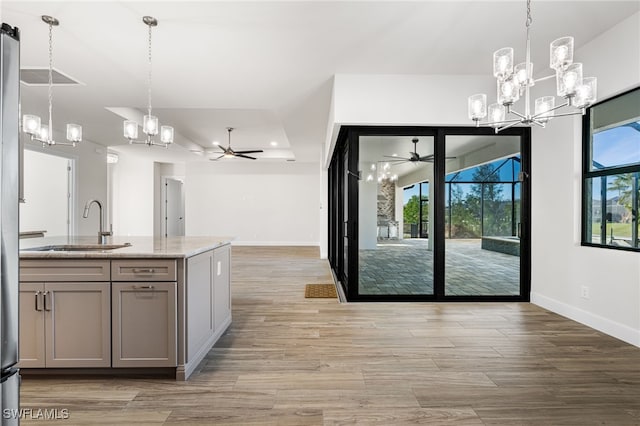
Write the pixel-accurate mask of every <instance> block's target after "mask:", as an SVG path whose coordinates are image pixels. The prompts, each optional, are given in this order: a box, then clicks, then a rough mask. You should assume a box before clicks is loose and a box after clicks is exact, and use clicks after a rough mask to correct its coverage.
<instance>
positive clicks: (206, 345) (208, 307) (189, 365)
mask: <svg viewBox="0 0 640 426" xmlns="http://www.w3.org/2000/svg"><path fill="white" fill-rule="evenodd" d="M230 265H231V246H230V245H228V244H227V245H224V246H221V247H218V248H216V249H213V250H209V251H206V252H203V253H200V254H198V255H195V256H192V257H189V258H188V259H187V260H186V268H185V277H186V285H185V303H184V310H185V326H184V330H185V333H186V338H185V356H184V358H185V366H184V376H185V378H186V377H189V375H190V374H191V373H193V371H195V369H196V368H197V366H198V364H199V363H200V362H201V361H202V360H203V359H204V357H205V356H206V354H207V353H208V352H209V350H210V349H211V347H212V346H213V345H214V344H215V343H216V341H217V340H218V339H219V338H220V336H221V335H222V334H223V333H224V332H225V330H226V329H227V328H228V327H229V325H230V324H231V287H230V286H231V282H230V272H231V266H230Z"/></svg>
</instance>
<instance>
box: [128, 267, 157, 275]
mask: <svg viewBox="0 0 640 426" xmlns="http://www.w3.org/2000/svg"><path fill="white" fill-rule="evenodd" d="M131 272H133V273H134V274H153V273H154V272H155V270H154V269H153V268H146V269H141V268H133V269H132V270H131Z"/></svg>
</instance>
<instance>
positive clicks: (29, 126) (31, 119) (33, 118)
mask: <svg viewBox="0 0 640 426" xmlns="http://www.w3.org/2000/svg"><path fill="white" fill-rule="evenodd" d="M22 130H23V131H24V132H26V133H27V134H29V135H32V136H34V135H38V134H39V133H40V117H38V116H37V115H29V114H25V115H23V116H22Z"/></svg>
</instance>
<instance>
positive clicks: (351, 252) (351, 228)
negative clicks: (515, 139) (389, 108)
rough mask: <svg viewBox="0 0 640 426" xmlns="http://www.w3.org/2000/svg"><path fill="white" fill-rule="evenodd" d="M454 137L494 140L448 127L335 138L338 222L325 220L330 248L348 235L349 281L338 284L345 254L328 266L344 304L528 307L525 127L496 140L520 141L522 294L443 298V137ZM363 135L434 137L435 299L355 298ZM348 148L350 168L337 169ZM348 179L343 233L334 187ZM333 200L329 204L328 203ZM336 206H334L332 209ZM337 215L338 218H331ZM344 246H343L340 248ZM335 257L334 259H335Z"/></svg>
mask: <svg viewBox="0 0 640 426" xmlns="http://www.w3.org/2000/svg"><path fill="white" fill-rule="evenodd" d="M455 135H479V136H481V135H495V132H494V130H493V129H492V128H484V127H480V128H476V127H448V126H439V127H434V126H398V127H393V126H343V127H342V128H341V129H340V132H339V134H338V138H337V142H336V146H335V150H334V153H333V157H332V160H331V166H330V170H329V176H330V178H329V198H330V203H329V209H330V210H329V215H330V218H331V217H333V218H335V219H336V222H337V223H335V222H334V223H333V225H332V224H331V220H329V223H330V225H329V230H328V233H329V245H330V246H332V247H335V246H333V244H334V243H335V241H336V239H337V241H342V238H344V233H345V231H346V232H347V233H348V235H349V237H348V238H349V245H348V253H347V258H348V265H347V268H348V271H347V275H348V277H349V280H348V281H349V282H346V283H345V282H342V281H343V280H342V279H341V278H342V276H343V271H342V270H340V268H341V265H340V264H341V260H339V259H340V256H341V255H342V254H343V253H341V252H340V250H339V249H338V251H339V252H340V253H334V254H337V255H338V256H332V252H331V249H330V251H329V262H330V264H331V268H332V270H333V272H334V276H335V277H336V278H337V280H338V281H340V283H341V285H342V288H343V290H344V293H345V295H346V297H347V300H348V301H350V302H355V301H358V302H359V301H362V302H365V301H372V302H373V301H398V302H401V301H412V302H413V301H447V302H452V301H460V302H478V301H486V302H496V301H512V302H528V301H529V298H530V291H531V250H530V247H531V188H530V182H531V180H530V170H531V129H530V128H528V127H512V128H510V129H506V130H504V131H502V132H500V135H505V136H519V137H520V141H521V144H520V154H521V171H522V173H521V176H520V181H521V183H522V188H521V212H522V213H521V214H522V222H521V229H520V294H519V295H516V296H506V295H504V296H493V295H487V296H471V295H468V296H453V295H446V294H445V277H444V274H445V238H444V236H445V226H444V225H445V182H444V180H445V171H446V169H445V138H446V136H455ZM361 136H432V137H434V138H435V146H434V156H435V158H434V179H433V183H432V184H433V185H434V188H433V189H434V203H433V204H432V208H434V228H433V229H434V234H435V235H434V237H435V240H434V264H433V268H434V277H433V279H434V294H433V295H426V294H425V295H373V294H367V295H363V294H359V292H358V290H359V280H358V273H359V261H358V252H359V247H358V232H359V229H358V196H359V194H358V180H359V171H358V161H359V158H358V156H359V139H360V137H361ZM347 147H348V152H349V158H348V161H347V165H348V169H349V170H347V171H346V173H344V172H345V171H344V170H338V169H339V168H340V166H339V165H341V164H344V162H343V161H342V160H343V159H342V158H340V154H341V153H343V152H344V150H345V148H347ZM340 176H346V179H347V180H348V182H347V190H348V192H349V194H348V195H349V196H348V203H349V205H348V216H349V217H348V218H347V229H345V227H344V226H338V225H341V224H342V223H343V220H344V218H342V217H340V215H341V211H342V210H343V209H342V205H341V204H340V203H341V200H344V196H343V195H344V194H341V193H338V194H336V192H339V191H341V188H343V185H342V182H341V181H340V182H336V178H339V177H340ZM331 201H333V203H332V202H331ZM336 203H337V204H338V205H335V204H336ZM334 210H336V211H337V217H336V215H334ZM339 246H342V244H339ZM336 257H337V258H336Z"/></svg>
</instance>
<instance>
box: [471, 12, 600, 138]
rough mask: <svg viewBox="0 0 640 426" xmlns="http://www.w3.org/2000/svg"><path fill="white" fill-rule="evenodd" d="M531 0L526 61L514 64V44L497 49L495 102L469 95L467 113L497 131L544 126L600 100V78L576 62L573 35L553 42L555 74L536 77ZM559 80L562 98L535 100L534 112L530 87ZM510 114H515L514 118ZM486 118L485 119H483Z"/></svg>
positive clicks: (551, 55) (551, 59)
mask: <svg viewBox="0 0 640 426" xmlns="http://www.w3.org/2000/svg"><path fill="white" fill-rule="evenodd" d="M531 22H532V18H531V0H527V20H526V28H527V42H526V50H525V61H524V62H521V63H518V64H515V62H514V52H513V48H511V47H504V48H502V49H498V50H496V51H495V52H494V54H493V76H494V77H495V78H496V92H497V96H496V103H492V104H490V105H487V95H486V94H484V93H478V94H475V95H471V96H469V99H468V102H467V109H468V115H469V118H470V119H471V120H473V121H474V122H475V123H476V127H479V126H481V125H483V126H491V127H493V128H494V129H495V131H496V133H498V132H499V131H501V130H504V129H508V128H509V127H513V126H515V125H518V124H524V125H531V124H535V125H537V126H540V127H545V125H546V123H548V122H549V120H551V119H552V118H554V117H561V116H568V115H577V114H584V113H585V109H586V108H587V107H588V106H590V105H592V104H593V103H594V102H595V101H596V99H597V96H596V94H597V80H596V78H595V77H583V76H582V64H581V63H579V62H573V45H574V42H573V37H561V38H559V39H557V40H554V41H553V42H551V45H550V49H549V67H550V68H551V69H552V70H554V74H553V75H549V76H546V77H542V78H538V79H534V78H533V63H532V62H531V46H530V45H531V41H530V37H529V33H530V27H531ZM554 77H555V80H556V95H557V96H558V97H560V98H563V101H562V102H561V103H556V97H555V96H542V97H540V98H537V99H536V100H535V101H534V108H533V113H532V112H531V106H530V96H531V95H530V90H531V87H533V86H534V85H535V84H536V83H537V82H540V81H543V80H548V79H552V78H554ZM522 98H524V112H518V111H516V110H515V109H514V105H515V104H516V103H517V102H518V101H519V100H521V99H522ZM565 107H570V108H571V110H570V111H569V112H565V113H562V114H556V111H557V110H559V109H560V108H565ZM511 115H513V116H515V117H513V118H511ZM485 119H486V120H487V121H483V120H485Z"/></svg>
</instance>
